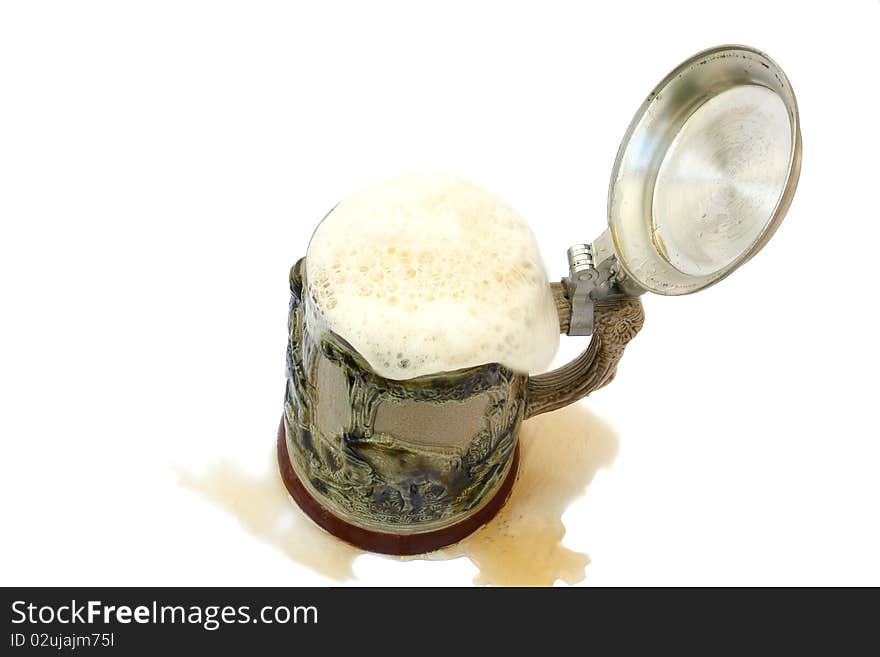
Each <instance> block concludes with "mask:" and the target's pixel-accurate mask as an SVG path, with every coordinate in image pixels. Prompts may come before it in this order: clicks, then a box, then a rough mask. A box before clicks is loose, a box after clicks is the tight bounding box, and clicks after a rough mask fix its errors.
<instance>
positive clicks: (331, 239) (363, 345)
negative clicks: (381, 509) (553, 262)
mask: <svg viewBox="0 0 880 657" xmlns="http://www.w3.org/2000/svg"><path fill="white" fill-rule="evenodd" d="M306 276H307V279H308V287H309V291H310V295H311V298H312V300H313V302H314V304H315V306H316V308H315V313H316V315H318V316H320V318H321V319H322V320H323V321H324V322H326V324H327V326H329V328H331V329H332V330H333V331H334V332H335V333H337V334H338V335H340V336H341V337H343V338H344V339H346V340H347V341H348V342H349V343H350V344H351V345H352V346H353V347H354V348H355V349H357V351H358V352H359V353H360V354H361V355H362V356H363V357H364V358H365V359H366V360H367V362H368V363H370V365H371V367H372V368H373V369H374V370H375V371H376V372H377V373H378V374H380V375H381V376H384V377H387V378H392V379H408V378H413V377H416V376H421V375H424V374H432V373H437V372H444V371H451V370H456V369H460V368H464V367H472V366H475V365H482V364H484V363H493V362H498V363H502V364H504V365H506V366H507V367H509V368H511V369H513V370H517V371H520V372H532V373H534V372H538V371H541V370H543V369H544V368H546V367H547V366H548V365H549V363H550V360H551V359H552V358H553V355H554V354H555V353H556V349H557V347H558V344H559V324H558V319H557V316H556V307H555V305H554V303H553V296H552V294H551V292H550V286H549V284H548V281H547V275H546V273H545V271H544V266H543V264H542V262H541V257H540V254H539V251H538V247H537V244H536V243H535V238H534V236H533V235H532V232H531V230H530V229H529V227H528V225H527V224H526V222H525V221H524V220H523V219H522V218H521V217H520V216H519V215H518V214H517V213H516V212H515V211H514V210H513V209H511V208H510V207H509V206H508V205H507V204H505V203H504V201H502V200H501V199H500V198H498V197H497V196H495V195H494V194H491V193H489V192H487V191H485V190H483V189H480V188H479V187H477V186H476V185H473V184H472V183H469V182H467V181H465V180H461V179H459V178H453V177H450V176H444V175H438V174H422V175H407V176H402V177H399V178H393V179H390V180H386V181H383V182H379V183H376V184H374V185H371V186H370V187H367V188H365V189H362V190H361V191H359V192H357V193H355V194H354V195H352V196H350V197H349V198H347V199H346V200H344V201H343V202H342V203H340V204H339V205H337V206H336V207H335V208H334V209H333V210H332V211H331V212H330V214H328V215H327V216H326V217H325V218H324V220H323V221H322V222H321V223H320V224H319V225H318V228H317V229H316V230H315V233H314V235H313V236H312V240H311V242H310V243H309V248H308V253H307V256H306Z"/></svg>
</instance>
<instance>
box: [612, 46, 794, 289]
mask: <svg viewBox="0 0 880 657" xmlns="http://www.w3.org/2000/svg"><path fill="white" fill-rule="evenodd" d="M744 85H758V86H763V87H765V88H767V89H769V90H771V91H773V92H774V93H775V94H776V95H777V96H778V97H779V98H780V99H781V100H782V102H783V103H784V105H785V108H786V110H787V112H788V119H789V126H790V130H791V142H790V143H791V153H790V157H789V160H788V169H787V172H786V181H785V185H784V187H783V189H782V191H781V193H780V196H779V199H778V201H777V202H776V205H775V208H774V209H773V212H772V215H771V216H770V217H769V219H768V221H767V222H766V224H765V225H764V227H763V229H762V231H761V233H760V235H759V236H758V238H757V239H756V240H755V241H754V242H753V243H752V244H751V246H750V247H749V248H748V249H747V250H746V251H744V252H743V253H742V254H741V255H740V256H739V257H737V258H736V259H734V260H733V261H732V262H730V263H728V264H727V265H726V266H724V267H722V268H720V269H719V270H718V271H714V272H711V273H707V274H704V275H693V274H687V273H684V272H682V271H680V270H678V269H676V268H675V267H674V266H673V265H672V264H671V263H670V262H669V260H667V259H666V258H664V256H663V254H661V253H660V252H659V250H658V249H657V247H656V246H655V243H654V235H653V194H654V182H655V181H656V176H657V173H658V170H659V168H660V165H661V164H662V162H663V158H664V156H665V154H666V152H667V150H668V148H669V146H670V144H671V143H672V140H673V139H674V138H675V136H676V134H677V133H678V131H680V130H681V128H682V126H683V125H684V123H685V122H686V121H687V120H688V119H689V118H690V117H691V116H692V115H693V114H694V112H696V110H697V109H699V108H700V107H701V106H702V105H703V103H705V102H707V101H708V100H710V99H712V98H714V97H716V96H718V95H719V94H720V93H722V92H724V91H727V90H729V89H733V88H735V87H737V86H744ZM666 92H671V93H666ZM664 122H665V123H664ZM651 130H653V131H654V132H650V131H651ZM664 130H665V131H664ZM646 147H647V153H646ZM637 148H638V149H640V150H639V151H638V152H635V151H636V149H637ZM646 154H647V155H649V156H650V159H649V161H648V162H647V166H646V165H645V155H646ZM634 160H638V161H634ZM637 164H641V166H637ZM800 165H801V135H800V121H799V117H798V109H797V101H796V99H795V95H794V91H793V90H792V88H791V84H790V83H789V81H788V78H787V77H786V75H785V73H784V72H783V71H782V69H781V68H780V67H779V66H778V65H777V64H776V63H775V62H774V61H773V60H772V59H770V58H769V57H768V56H767V55H766V54H764V53H763V52H761V51H759V50H755V49H754V48H750V47H748V46H741V45H724V46H717V47H715V48H710V49H708V50H704V51H701V52H699V53H697V54H696V55H693V56H692V57H690V58H688V59H687V60H685V61H684V62H682V63H681V64H679V65H678V66H677V67H675V69H673V70H672V71H671V72H670V73H669V74H668V75H667V76H666V77H665V78H664V79H663V80H662V81H661V82H660V83H659V84H658V85H657V86H656V87H655V88H654V90H653V91H652V92H651V93H650V94H649V95H648V97H647V99H646V100H645V102H644V103H642V106H641V107H640V108H639V110H638V111H637V112H636V114H635V116H634V117H633V119H632V121H631V122H630V125H629V128H628V129H627V131H626V134H625V135H624V137H623V140H622V141H621V144H620V148H619V149H618V152H617V158H616V159H615V162H614V167H613V170H612V174H611V181H610V185H609V190H608V225H609V229H610V232H611V236H612V238H613V241H614V247H615V251H616V253H617V259H618V260H619V262H620V265H621V267H622V268H623V270H624V272H625V273H626V274H627V275H628V276H629V277H630V278H631V279H633V281H634V282H635V283H636V284H637V285H638V286H639V287H641V288H643V289H645V290H646V291H649V292H653V293H655V294H661V295H682V294H690V293H692V292H696V291H698V290H701V289H703V288H705V287H708V286H709V285H712V284H714V283H717V282H718V281H720V280H722V279H723V278H725V277H726V276H728V275H729V274H730V273H732V272H733V271H735V270H736V269H737V268H738V267H739V266H740V265H742V264H743V263H745V262H746V261H747V260H749V258H751V257H752V256H754V255H755V254H756V253H757V252H758V251H760V250H761V248H763V246H764V245H765V244H766V243H767V242H768V241H769V239H770V238H771V237H772V236H773V233H774V232H775V231H776V229H777V228H778V227H779V224H780V223H781V222H782V219H783V218H784V217H785V213H786V212H787V210H788V207H789V205H790V204H791V200H792V198H793V196H794V192H795V188H796V187H797V182H798V177H799V175H800Z"/></svg>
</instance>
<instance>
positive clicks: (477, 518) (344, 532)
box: [278, 418, 519, 555]
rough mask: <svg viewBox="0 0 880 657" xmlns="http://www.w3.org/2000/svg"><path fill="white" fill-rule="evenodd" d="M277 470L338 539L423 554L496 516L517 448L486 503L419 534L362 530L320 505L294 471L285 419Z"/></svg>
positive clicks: (508, 484)
mask: <svg viewBox="0 0 880 657" xmlns="http://www.w3.org/2000/svg"><path fill="white" fill-rule="evenodd" d="M278 467H279V469H280V470H281V479H282V480H283V481H284V485H285V486H286V487H287V491H288V492H289V493H290V496H291V497H292V498H293V499H294V501H295V502H296V503H297V504H298V505H299V507H300V508H301V509H302V510H303V511H304V512H305V514H306V515H307V516H308V517H309V518H311V519H312V520H313V521H314V522H315V523H316V524H317V525H319V526H320V527H323V528H324V529H326V530H327V531H328V532H330V533H331V534H333V535H334V536H336V537H337V538H341V539H342V540H343V541H345V542H347V543H351V544H352V545H355V546H357V547H359V548H362V549H364V550H369V551H370V552H380V553H382V554H394V555H406V554H424V553H425V552H432V551H434V550H439V549H440V548H442V547H446V546H447V545H452V544H453V543H457V542H458V541H460V540H461V539H463V538H465V537H467V536H469V535H470V534H472V533H474V532H475V531H476V530H477V529H479V528H480V527H482V526H483V525H485V524H486V523H487V522H489V521H490V520H491V519H492V518H494V517H495V514H497V513H498V511H499V510H500V509H501V507H502V506H504V503H505V502H506V501H507V498H508V497H509V496H510V491H511V490H512V489H513V483H514V481H516V473H517V470H518V468H519V445H517V446H516V449H515V450H514V453H513V463H512V464H511V467H510V472H508V474H507V476H506V477H505V478H504V482H503V483H502V484H501V487H500V488H499V489H498V492H497V493H495V495H494V496H493V497H492V499H491V500H489V502H488V503H487V504H485V505H484V506H483V507H482V508H481V509H480V510H479V511H477V512H476V513H475V514H473V515H472V516H469V517H467V518H465V519H464V520H462V521H461V522H459V523H457V524H455V525H452V526H450V527H444V528H443V529H437V530H434V531H430V532H423V533H420V534H388V533H385V532H376V531H371V530H369V529H363V528H362V527H357V526H355V525H352V524H350V523H347V522H345V521H344V520H342V519H341V518H339V517H338V516H336V515H334V514H332V513H331V512H330V511H328V510H327V509H325V508H324V507H323V506H321V505H320V503H318V501H317V500H316V499H315V498H314V497H312V495H311V494H310V493H309V492H308V491H307V490H306V488H305V486H303V484H302V482H301V481H300V480H299V477H297V475H296V473H295V472H294V471H293V466H292V465H291V463H290V455H289V453H288V450H287V440H286V438H285V435H284V418H282V419H281V425H280V426H279V427H278Z"/></svg>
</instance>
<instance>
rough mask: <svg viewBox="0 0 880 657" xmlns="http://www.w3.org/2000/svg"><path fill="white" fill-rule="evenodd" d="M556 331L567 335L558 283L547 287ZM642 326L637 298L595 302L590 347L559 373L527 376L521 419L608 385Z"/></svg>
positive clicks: (567, 312)
mask: <svg viewBox="0 0 880 657" xmlns="http://www.w3.org/2000/svg"><path fill="white" fill-rule="evenodd" d="M551 288H552V289H553V298H554V300H555V302H556V311H557V313H558V314H559V329H560V332H562V333H567V332H568V325H569V321H570V319H571V301H570V300H569V299H568V296H567V294H566V288H565V286H564V285H562V284H561V283H551ZM644 322H645V313H644V310H643V308H642V302H641V300H640V299H639V298H638V297H620V298H616V299H609V300H607V301H601V302H597V303H596V304H595V307H594V316H593V335H592V337H591V339H590V344H589V346H587V348H586V349H585V350H584V351H583V353H581V355H580V356H578V357H577V358H575V359H574V360H573V361H571V362H570V363H567V364H565V365H563V366H562V367H560V368H559V369H556V370H553V371H551V372H546V373H544V374H538V375H536V376H530V377H529V380H528V383H527V384H526V409H525V418H530V417H534V416H535V415H540V414H541V413H547V412H548V411H555V410H556V409H557V408H562V407H563V406H567V405H568V404H571V403H573V402H576V401H577V400H579V399H582V398H584V397H586V396H587V395H589V394H590V393H591V392H593V391H594V390H598V389H599V388H601V387H602V386H604V385H606V384H608V383H610V382H611V380H612V379H613V378H614V374H615V372H616V371H617V363H618V362H619V361H620V359H621V357H622V356H623V350H624V348H625V347H626V345H627V344H628V343H629V341H630V340H632V339H633V338H634V337H635V336H636V333H638V332H639V330H640V329H641V328H642V325H643V324H644Z"/></svg>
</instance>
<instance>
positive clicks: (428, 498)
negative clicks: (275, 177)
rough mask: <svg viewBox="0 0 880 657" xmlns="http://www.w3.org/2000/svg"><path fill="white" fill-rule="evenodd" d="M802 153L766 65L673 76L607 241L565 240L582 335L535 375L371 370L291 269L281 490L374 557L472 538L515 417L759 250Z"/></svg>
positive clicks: (645, 125)
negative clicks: (646, 298) (648, 305)
mask: <svg viewBox="0 0 880 657" xmlns="http://www.w3.org/2000/svg"><path fill="white" fill-rule="evenodd" d="M800 159H801V138H800V128H799V125H798V113H797V104H796V101H795V97H794V93H793V91H792V89H791V85H790V84H789V82H788V79H787V78H786V76H785V74H784V73H783V72H782V70H781V69H780V68H779V66H777V65H776V64H775V63H774V62H773V61H772V60H771V59H770V58H769V57H767V56H766V55H765V54H763V53H761V52H759V51H757V50H754V49H752V48H748V47H744V46H722V47H718V48H713V49H710V50H706V51H704V52H701V53H698V54H697V55H695V56H693V57H691V58H690V59H688V60H686V61H685V62H683V63H682V64H681V65H679V66H678V67H677V68H675V69H674V70H673V71H672V72H671V73H670V74H669V75H667V76H666V78H664V79H663V81H661V82H660V84H659V85H657V87H656V88H655V89H654V90H653V91H652V92H651V94H650V95H649V96H648V97H647V99H646V100H645V102H644V103H643V105H642V107H641V108H640V109H639V111H638V112H637V113H636V115H635V117H634V118H633V120H632V122H631V123H630V126H629V129H628V130H627V132H626V135H625V136H624V139H623V141H622V143H621V146H620V149H619V152H618V155H617V159H616V161H615V163H614V168H613V172H612V176H611V184H610V188H609V195H608V229H607V230H606V231H605V232H604V233H603V234H602V235H601V236H600V237H599V238H597V239H596V240H594V241H593V242H585V243H580V244H576V245H574V246H572V247H571V248H570V249H569V250H568V266H569V275H568V276H567V277H566V278H564V279H563V280H562V281H560V282H558V283H548V285H549V286H550V293H551V294H552V300H553V301H552V303H553V305H554V306H555V309H556V313H557V314H556V319H557V320H558V325H559V331H560V332H561V333H565V334H568V335H572V336H586V335H590V336H591V339H590V342H589V344H588V346H587V348H586V349H585V350H584V351H583V353H581V354H580V355H579V356H578V357H577V358H576V359H575V360H573V361H572V362H570V363H568V364H567V365H564V366H562V367H561V368H559V369H556V370H553V371H550V372H547V373H544V374H537V375H529V374H527V373H524V372H522V371H519V370H516V369H512V368H510V367H508V366H506V365H503V364H501V363H498V362H490V363H483V364H479V365H476V366H471V367H466V368H462V369H457V370H450V371H437V372H430V373H421V374H419V375H417V376H413V377H410V378H400V377H389V376H387V375H386V374H387V373H386V372H377V371H376V367H374V366H371V364H370V362H369V361H368V359H366V358H365V357H364V355H363V354H361V353H359V352H358V350H357V349H355V348H354V347H353V346H352V344H351V343H350V342H349V339H350V338H349V337H348V336H346V335H342V334H338V333H336V332H335V331H334V330H332V327H327V326H322V324H321V320H320V316H319V315H320V312H319V310H318V309H317V307H316V305H315V303H314V299H313V297H314V294H315V291H314V290H311V289H310V287H309V284H310V281H309V276H308V266H307V263H306V262H304V260H300V261H299V262H297V263H296V264H295V265H294V266H293V268H292V269H291V274H290V290H291V303H290V314H289V321H288V335H289V340H288V347H287V370H288V379H287V389H286V394H285V401H284V414H283V418H282V422H281V425H280V427H279V430H278V442H277V450H278V462H279V467H280V470H281V475H282V479H283V480H284V483H285V485H286V487H287V489H288V491H289V492H290V494H291V496H292V497H293V499H294V500H295V501H296V502H297V504H298V505H299V506H300V507H301V508H302V509H303V511H304V512H305V513H306V514H307V515H308V516H309V517H310V518H311V519H312V520H313V521H314V522H316V523H317V524H318V525H319V526H321V527H323V528H324V529H326V530H327V531H329V532H330V533H332V534H334V535H336V536H338V537H339V538H342V539H344V540H346V541H348V542H350V543H352V544H354V545H357V546H359V547H362V548H364V549H367V550H370V551H373V552H381V553H388V554H397V555H404V554H419V553H425V552H429V551H432V550H436V549H439V548H441V547H443V546H446V545H449V544H451V543H454V542H457V541H459V540H461V539H462V538H464V537H466V536H467V535H469V534H470V533H472V532H473V531H475V530H476V529H478V528H479V527H480V526H481V525H483V524H485V523H486V522H487V521H488V520H490V519H491V518H492V517H493V516H494V515H495V514H496V513H497V511H498V510H499V509H500V508H501V507H502V505H503V504H504V502H505V500H506V499H507V497H508V495H509V494H510V491H511V489H512V487H513V486H514V484H515V480H516V474H517V468H518V463H519V450H518V443H517V436H518V432H519V429H520V425H521V423H522V422H523V420H526V419H528V418H530V417H533V416H535V415H537V414H540V413H544V412H547V411H551V410H554V409H557V408H560V407H562V406H565V405H567V404H570V403H572V402H575V401H577V400H579V399H581V398H583V397H585V396H586V395H588V394H589V393H591V392H592V391H594V390H596V389H598V388H600V387H602V386H604V385H606V384H607V383H609V382H610V381H611V380H612V378H613V377H614V375H615V372H616V368H617V364H618V362H619V361H620V359H621V357H622V355H623V352H624V348H625V347H626V345H627V343H628V342H629V341H630V340H631V339H632V338H633V337H634V336H635V335H636V334H637V333H638V331H639V330H640V328H641V327H642V323H643V321H644V315H643V311H642V305H641V302H640V299H639V297H640V295H641V294H642V293H644V292H646V291H647V292H652V293H655V294H660V295H682V294H690V293H693V292H696V291H698V290H702V289H703V288H706V287H708V286H710V285H712V284H714V283H716V282H718V281H720V280H721V279H723V278H725V277H726V276H728V275H729V274H730V273H731V272H733V271H734V270H736V269H737V268H738V267H739V266H740V265H742V264H743V263H744V262H746V261H747V260H748V259H749V258H751V257H752V256H753V255H755V253H757V252H758V251H759V250H760V249H761V248H762V247H763V246H764V244H766V243H767V241H768V240H769V239H770V237H771V236H772V235H773V233H774V231H775V230H776V228H777V227H778V226H779V224H780V222H781V221H782V219H783V217H784V216H785V213H786V211H787V209H788V207H789V204H790V203H791V199H792V197H793V195H794V190H795V187H796V185H797V180H798V174H799V171H800ZM331 212H332V211H331Z"/></svg>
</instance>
